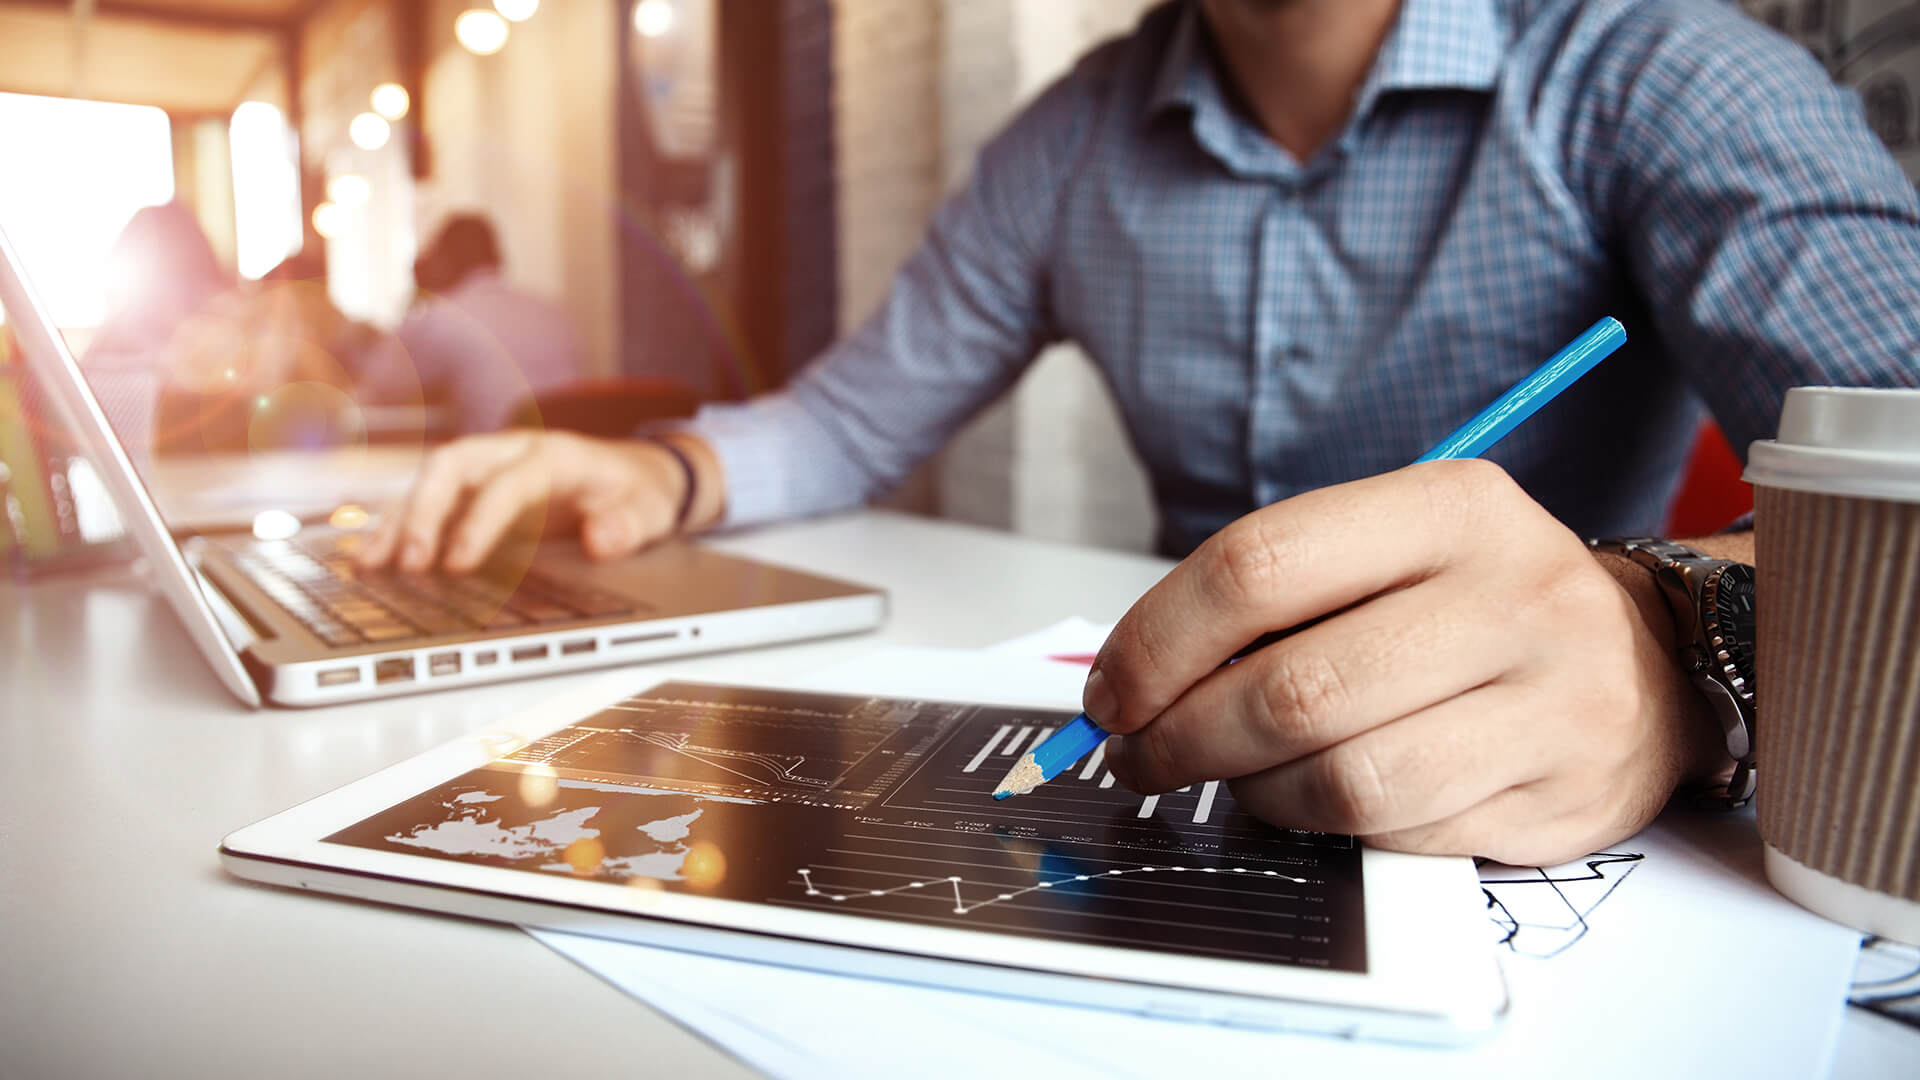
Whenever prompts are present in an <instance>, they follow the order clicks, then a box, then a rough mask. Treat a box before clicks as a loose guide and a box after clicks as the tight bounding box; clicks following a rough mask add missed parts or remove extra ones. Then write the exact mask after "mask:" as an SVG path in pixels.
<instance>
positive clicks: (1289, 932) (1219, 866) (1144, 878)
mask: <svg viewBox="0 0 1920 1080" xmlns="http://www.w3.org/2000/svg"><path fill="white" fill-rule="evenodd" d="M1071 716H1072V714H1071V713H1068V712H1063V711H1058V710H1048V709H1021V708H1010V707H1002V706H987V705H969V704H959V703H953V702H927V701H913V700H903V699H890V698H879V697H861V696H850V695H829V694H809V693H800V692H794V691H783V690H763V689H751V688H741V687H718V686H709V685H702V684H694V683H669V684H665V685H662V686H658V687H655V688H654V689H652V690H651V691H648V692H646V693H643V694H638V695H635V696H634V697H631V698H629V699H627V700H625V701H623V702H620V703H619V704H617V705H615V706H613V707H611V708H609V709H607V710H605V711H603V712H600V713H598V714H596V715H594V716H592V717H588V718H586V719H584V720H582V721H580V722H579V723H577V724H574V725H571V726H568V727H566V728H563V729H561V730H558V731H555V732H554V733H552V734H550V735H548V736H545V737H543V738H541V739H538V740H535V741H534V742H532V743H529V744H528V745H526V746H524V747H521V748H519V749H518V750H516V751H514V752H513V753H511V754H509V755H508V756H506V757H504V758H502V759H500V760H497V761H495V762H493V763H491V764H489V765H486V766H483V767H481V768H479V769H476V770H473V771H471V772H470V773H467V774H465V775H463V776H461V777H458V778H455V779H454V780H451V781H449V782H448V783H447V784H444V785H441V786H439V787H437V788H435V789H434V790H431V791H427V792H422V793H421V794H420V795H418V796H416V797H415V798H412V799H409V800H407V801H406V802H404V803H401V804H398V805H396V806H393V807H390V808H388V809H387V810H384V811H382V812H381V813H379V814H376V815H374V816H373V817H370V818H368V819H367V820H366V821H363V822H360V823H357V824H356V825H354V826H352V827H350V828H349V829H346V830H342V831H341V832H340V833H338V834H336V835H335V836H334V837H332V838H330V839H331V840H333V842H336V843H348V844H355V845H360V846H366V847H371V848H375V849H380V850H389V851H399V852H404V853H408V854H428V855H431V856H433V857H437V858H451V859H458V860H461V861H468V862H478V863H482V864H485V865H490V866H500V867H504V868H510V869H515V870H522V871H526V872H530V873H542V874H550V875H556V874H562V875H568V876H572V877H581V878H590V879H594V880H599V881H605V882H608V883H610V884H614V885H619V886H623V887H624V886H630V885H635V884H640V885H644V886H645V887H647V888H661V889H672V890H692V891H697V892H699V893H701V894H703V895H707V896H713V897H717V898H726V899H731V900H737V901H742V902H746V903H760V904H772V905H776V906H782V907H789V908H806V909H810V910H814V911H819V912H832V913H834V914H835V915H836V917H847V918H863V919H881V920H890V921H898V922H907V923H916V924H921V925H927V926H945V927H952V928H964V929H967V930H971V931H980V932H988V933H998V934H1010V935H1015V936H1020V937H1028V938H1035V939H1044V940H1048V941H1057V942H1082V943H1089V944H1098V945H1105V946H1112V947H1119V948H1127V949H1137V950H1143V951H1147V952H1161V953H1169V954H1179V955H1195V956H1215V957H1227V958H1235V959H1245V960H1254V961H1260V962H1269V963H1279V964H1290V965H1298V966H1307V967H1319V968H1328V969H1334V970H1343V971H1364V970H1366V963H1367V942H1366V927H1365V917H1364V912H1365V905H1364V902H1363V891H1362V878H1361V852H1360V849H1359V845H1358V844H1357V843H1356V842H1355V840H1354V839H1353V838H1352V837H1347V836H1334V835H1328V834H1323V833H1314V832H1308V831H1304V830H1296V829H1282V828H1275V827H1273V826H1270V825H1267V824H1265V823H1263V822H1260V821H1257V820H1255V819H1254V818H1253V817H1251V816H1250V815H1249V814H1247V813H1246V812H1245V811H1244V810H1242V809H1241V808H1240V807H1239V806H1238V805H1237V804H1236V803H1235V802H1234V800H1233V797H1232V793H1231V792H1230V791H1229V790H1228V787H1227V785H1225V784H1221V783H1211V782H1210V783H1202V784H1195V785H1193V786H1191V787H1187V788H1183V789H1181V790H1178V791H1169V792H1164V793H1161V794H1158V795H1147V796H1141V795H1139V794H1136V793H1134V792H1131V791H1128V790H1127V789H1126V788H1125V787H1124V786H1122V785H1120V784H1119V783H1118V782H1117V781H1116V780H1115V779H1114V776H1113V773H1112V772H1111V771H1110V770H1109V769H1107V768H1106V765H1105V757H1104V752H1103V750H1101V749H1099V748H1096V749H1095V750H1094V751H1092V752H1090V753H1089V754H1088V755H1087V758H1086V760H1084V761H1082V762H1079V763H1077V764H1076V765H1075V766H1074V767H1073V768H1072V769H1070V770H1068V771H1067V772H1065V773H1063V774H1062V775H1061V776H1059V777H1057V778H1056V779H1054V780H1053V781H1052V782H1050V783H1048V784H1044V785H1042V786H1041V787H1040V788H1038V789H1036V790H1035V791H1033V792H1031V793H1029V794H1027V795H1023V796H1020V797H1018V798H1014V799H1008V800H1005V801H1003V802H996V801H995V800H994V799H993V798H992V792H993V788H994V786H995V785H996V783H997V782H998V781H999V778H1000V777H1001V775H1003V774H1004V773H1005V772H1006V770H1007V768H1008V767H1009V766H1010V765H1011V764H1012V763H1013V762H1014V761H1017V760H1018V758H1019V755H1021V754H1023V753H1025V752H1027V751H1028V750H1031V749H1032V748H1033V746H1034V745H1036V744H1037V743H1039V742H1041V741H1043V740H1044V739H1046V737H1047V736H1048V735H1049V734H1051V733H1052V732H1053V731H1055V730H1056V729H1058V728H1059V726H1060V725H1061V724H1063V723H1065V722H1067V721H1068V720H1069V719H1071ZM529 778H531V779H532V780H534V781H537V782H529Z"/></svg>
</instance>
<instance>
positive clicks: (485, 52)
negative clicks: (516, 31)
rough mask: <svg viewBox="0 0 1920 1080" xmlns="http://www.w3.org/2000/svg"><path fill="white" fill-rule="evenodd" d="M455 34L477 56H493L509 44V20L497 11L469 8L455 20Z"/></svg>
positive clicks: (464, 46)
mask: <svg viewBox="0 0 1920 1080" xmlns="http://www.w3.org/2000/svg"><path fill="white" fill-rule="evenodd" d="M453 36H454V38H455V39H456V40H458V41H459V42H460V47H461V48H463V49H465V50H467V51H468V52H470V53H472V54H474V55H475V56H492V55H493V54H494V53H497V52H499V51H500V50H501V49H504V48H506V46H507V20H505V19H503V18H501V17H500V13H499V12H496V11H488V10H486V9H485V8H468V9H467V10H465V11H463V12H461V13H460V14H459V16H458V17H456V18H455V19H454V20H453Z"/></svg>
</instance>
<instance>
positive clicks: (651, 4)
mask: <svg viewBox="0 0 1920 1080" xmlns="http://www.w3.org/2000/svg"><path fill="white" fill-rule="evenodd" d="M674 20H675V13H674V10H673V0H640V2H639V3H638V4H635V5H634V6H633V29H634V32H635V33H638V34H639V35H640V36H641V37H656V38H657V37H665V36H666V34H667V32H668V31H670V30H672V29H673V24H674Z"/></svg>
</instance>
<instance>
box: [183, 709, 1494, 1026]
mask: <svg viewBox="0 0 1920 1080" xmlns="http://www.w3.org/2000/svg"><path fill="white" fill-rule="evenodd" d="M630 679H631V676H625V677H623V678H621V679H620V680H619V681H618V682H617V683H615V682H613V681H611V680H608V681H602V682H600V683H597V684H595V685H593V686H591V687H588V688H586V689H584V690H582V691H580V692H578V693H575V694H570V695H568V696H566V697H563V698H559V699H556V700H554V701H551V702H548V703H546V704H544V705H541V706H538V707H536V708H534V709H532V710H530V711H529V712H527V713H524V714H522V715H521V716H520V717H518V718H517V719H516V720H515V721H514V722H512V723H510V724H509V725H507V726H506V727H505V728H502V729H496V730H492V731H488V732H484V733H480V734H476V735H470V736H467V737H465V738H462V739H459V740H456V741H454V742H452V743H448V744H446V745H443V746H441V747H438V748H436V749H434V750H431V751H428V752H427V753H424V754H421V755H419V756H418V757H415V758H412V759H410V760H408V761H405V762H402V763H400V764H398V765H395V766H393V767H391V768H388V769H385V770H383V771H381V772H378V773H375V774H374V775H372V776H369V777H366V778H364V779H362V780H359V781H357V782H355V783H352V784H349V785H347V786H345V787H342V788H338V789H336V790H334V791H331V792H328V793H327V794H325V795H322V796H320V797H319V798H316V799H313V800H311V801H308V802H306V803H303V804H301V805H299V806H296V807H293V808H291V809H289V810H286V811H283V812H282V813H279V814H276V815H274V816H272V817H270V818H267V819H265V820H263V821H260V822H258V823H255V824H253V825H250V826H247V827H246V828H243V829H240V830H238V831H236V832H234V833H232V834H231V835H229V836H228V837H227V838H226V839H225V840H224V841H223V842H222V844H221V847H220V853H221V857H222V861H223V863H224V864H225V865H226V867H227V869H228V870H229V871H230V872H231V873H233V874H235V875H236V876H239V877H243V878H248V879H252V880H257V881H263V882H267V883H270V884H277V885H285V886H291V887H296V888H308V889H314V890H317V891H323V892H330V893H335V894H339V895H345V896H351V897H355V898H358V899H371V900H378V901H383V902H388V903H394V904H400V905H403V906H408V907H416V908H424V909H428V910H435V911H443V912H448V913H452V914H458V915H465V916H470V917H476V918H482V919H489V920H494V921H507V922H514V923H519V924H521V925H525V926H532V927H539V928H544V929H553V930H562V931H576V932H583V933H589V934H594V935H596V936H602V937H612V938H619V939H622V940H633V941H643V942H647V943H650V944H657V945H666V946H669V947H674V948H681V949H687V950H690V951H696V952H707V953H714V954H719V955H726V956H734V957H741V958H745V959H758V960H767V961H770V962H774V963H782V964H787V965H790V966H799V967H807V968H815V969H823V970H830V971H837V972H842V973H851V974H858V975H867V976H876V977H881V978H893V979H900V980H903V981H909V982H925V983H930V984H933V985H939V986H963V987H966V988H968V989H975V990H982V991H986V992H991V993H1001V994H1012V995H1014V996H1021V997H1033V998H1039V999H1044V1000H1059V1001H1071V1002H1075V1003H1079V1004H1089V1005H1097V1006H1100V1007H1106V1008H1118V1009H1123V1010H1128V1011H1143V1012H1150V1013H1154V1014H1158V1015H1178V1016H1187V1017H1191V1018H1193V1019H1205V1020H1211V1021H1216V1022H1227V1023H1243V1024H1248V1025H1252V1026H1261V1027H1279V1028H1294V1029H1308V1030H1318V1031H1331V1032H1336V1033H1339V1034H1346V1035H1355V1036H1361V1037H1369V1038H1384V1039H1390V1040H1394V1041H1406V1042H1416V1043H1426V1044H1464V1043H1470V1042H1475V1041H1478V1040H1479V1039H1481V1038H1483V1037H1485V1036H1486V1035H1487V1034H1489V1033H1490V1032H1491V1031H1492V1030H1494V1028H1495V1027H1496V1026H1497V1024H1498V1022H1499V1020H1500V1019H1501V1017H1502V1016H1503V1015H1504V1014H1505V1012H1506V1008H1507V994H1506V989H1505V985H1504V982H1503V980H1502V978H1501V974H1500V969H1499V966H1498V963H1497V961H1496V959H1495V954H1494V950H1493V947H1492V942H1491V939H1490V937H1489V934H1488V930H1487V922H1486V914H1485V912H1484V910H1482V906H1481V904H1480V903H1479V900H1480V890H1479V887H1478V884H1477V879H1476V875H1475V873H1474V869H1473V865H1472V862H1471V860H1468V859H1465V858H1439V857H1429V856H1415V855H1403V854H1398V853H1394V852H1386V851H1378V850H1374V849H1371V848H1367V849H1364V850H1363V852H1362V873H1363V874H1364V880H1365V889H1364V896H1365V902H1366V916H1365V918H1366V934H1367V956H1368V965H1367V971H1366V972H1365V973H1352V972H1337V971H1324V970H1316V969H1312V968H1303V967H1289V966H1285V965H1279V964H1265V963H1254V962H1249V961H1236V960H1227V959H1219V958H1212V957H1198V956H1177V955H1167V954H1159V953H1155V954H1146V953H1142V952H1140V951H1137V950H1128V949H1121V948H1114V947H1111V946H1103V945H1092V944H1085V943H1081V942H1072V941H1060V940H1037V939H1033V938H1028V937H1021V936H1016V935H1007V934H997V933H991V932H980V931H972V930H963V929H953V928H946V927H934V926H925V925H920V924H913V923H900V922H891V921H886V920H880V919H867V918H861V917H858V916H849V915H845V914H840V913H837V912H825V911H812V910H806V909H795V908H787V907H780V906H775V905H772V904H762V903H753V902H747V901H739V900H725V899H718V898H712V897H703V896H699V895H694V894H691V893H687V892H681V891H669V890H666V889H650V888H634V887H630V886H627V885H620V884H612V883H608V882H603V881H596V880H590V879H580V878H570V877H561V876H548V875H543V874H533V873H528V872H526V871H524V870H517V869H510V868H501V867H493V866H483V865H475V864H469V863H461V862H454V861H449V860H446V859H439V858H433V857H429V856H424V855H409V854H401V853H397V852H392V851H376V850H371V849H366V848H360V847H353V846H349V845H344V844H334V843H328V842H326V841H325V840H324V839H323V838H324V837H327V836H331V835H333V834H335V833H336V832H338V831H340V830H341V829H344V828H346V827H348V826H350V825H353V824H355V823H357V822H360V821H362V820H365V819H366V818H368V817H371V816H372V815H374V814H376V813H379V812H380V811H383V810H386V809H387V808H389V807H392V806H394V805H396V804H398V803H400V802H403V801H405V800H406V799H409V798H412V797H414V796H416V795H418V794H420V793H422V792H425V791H428V790H430V789H432V788H434V787H436V786H438V785H440V784H443V783H445V782H447V781H449V780H452V779H454V778H456V777H458V776H461V775H462V774H464V773H466V772H468V771H471V770H472V769H475V768H479V767H481V766H483V765H485V764H487V763H488V762H491V761H493V760H495V759H497V758H499V757H501V756H504V755H505V754H509V753H512V752H513V751H514V750H515V749H517V748H518V747H519V746H521V745H524V744H525V743H526V742H530V741H532V740H534V739H537V738H539V737H540V736H542V735H545V734H547V733H549V732H551V731H553V730H555V729H557V728H560V727H564V726H566V725H568V724H571V723H575V722H577V721H579V720H581V719H583V718H585V717H587V716H590V715H592V714H593V713H595V712H597V711H598V710H599V709H601V708H604V707H605V706H607V705H610V704H612V703H614V702H616V701H619V700H621V699H622V698H625V697H627V696H630V695H631V693H632V690H633V687H632V684H631V682H630ZM659 681H660V682H668V681H672V680H669V679H661V680H659ZM803 692H804V691H803ZM1048 707H1054V706H1048ZM1149 955H1151V963H1150V964H1143V963H1142V961H1143V958H1146V957H1147V956H1149Z"/></svg>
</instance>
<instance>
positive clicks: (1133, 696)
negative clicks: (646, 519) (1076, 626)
mask: <svg viewBox="0 0 1920 1080" xmlns="http://www.w3.org/2000/svg"><path fill="white" fill-rule="evenodd" d="M660 506H661V511H660V515H659V517H660V531H661V532H663V533H664V532H665V531H666V530H667V529H668V528H669V527H670V525H671V518H672V514H673V511H672V510H671V509H670V508H667V507H666V506H665V503H664V500H663V501H662V502H661V504H660ZM1151 623H1152V620H1149V619H1144V618H1141V617H1139V615H1138V613H1137V612H1133V613H1129V614H1128V615H1127V617H1125V618H1123V619H1122V620H1121V621H1120V624H1119V625H1118V626H1116V627H1115V628H1114V631H1113V633H1112V634H1110V635H1108V637H1107V642H1106V644H1105V645H1103V646H1101V649H1100V655H1099V657H1098V659H1097V660H1096V661H1095V664H1094V666H1095V668H1096V669H1097V670H1098V671H1099V672H1100V674H1101V676H1102V677H1103V678H1105V679H1106V681H1107V685H1108V686H1109V687H1111V688H1112V690H1113V695H1114V700H1115V703H1116V705H1117V706H1118V715H1117V716H1113V717H1104V716H1103V717H1101V718H1100V719H1101V722H1102V723H1104V724H1108V725H1109V730H1113V731H1118V732H1123V733H1124V732H1132V731H1133V730H1134V729H1136V728H1138V727H1140V726H1141V725H1144V724H1145V723H1146V722H1147V721H1148V720H1149V719H1151V718H1152V717H1153V715H1154V714H1155V713H1156V712H1157V711H1158V710H1159V709H1160V708H1161V707H1162V705H1163V704H1164V703H1163V702H1162V701H1161V693H1160V691H1159V690H1158V689H1157V688H1158V687H1159V686H1160V685H1161V683H1163V682H1164V681H1166V679H1167V676H1166V674H1165V673H1166V672H1167V670H1168V668H1167V665H1168V662H1169V658H1170V656H1171V650H1172V645H1173V642H1172V639H1171V638H1170V637H1169V636H1167V635H1166V634H1163V633H1162V632H1160V631H1159V630H1158V629H1157V628H1155V627H1154V626H1153V625H1151Z"/></svg>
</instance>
